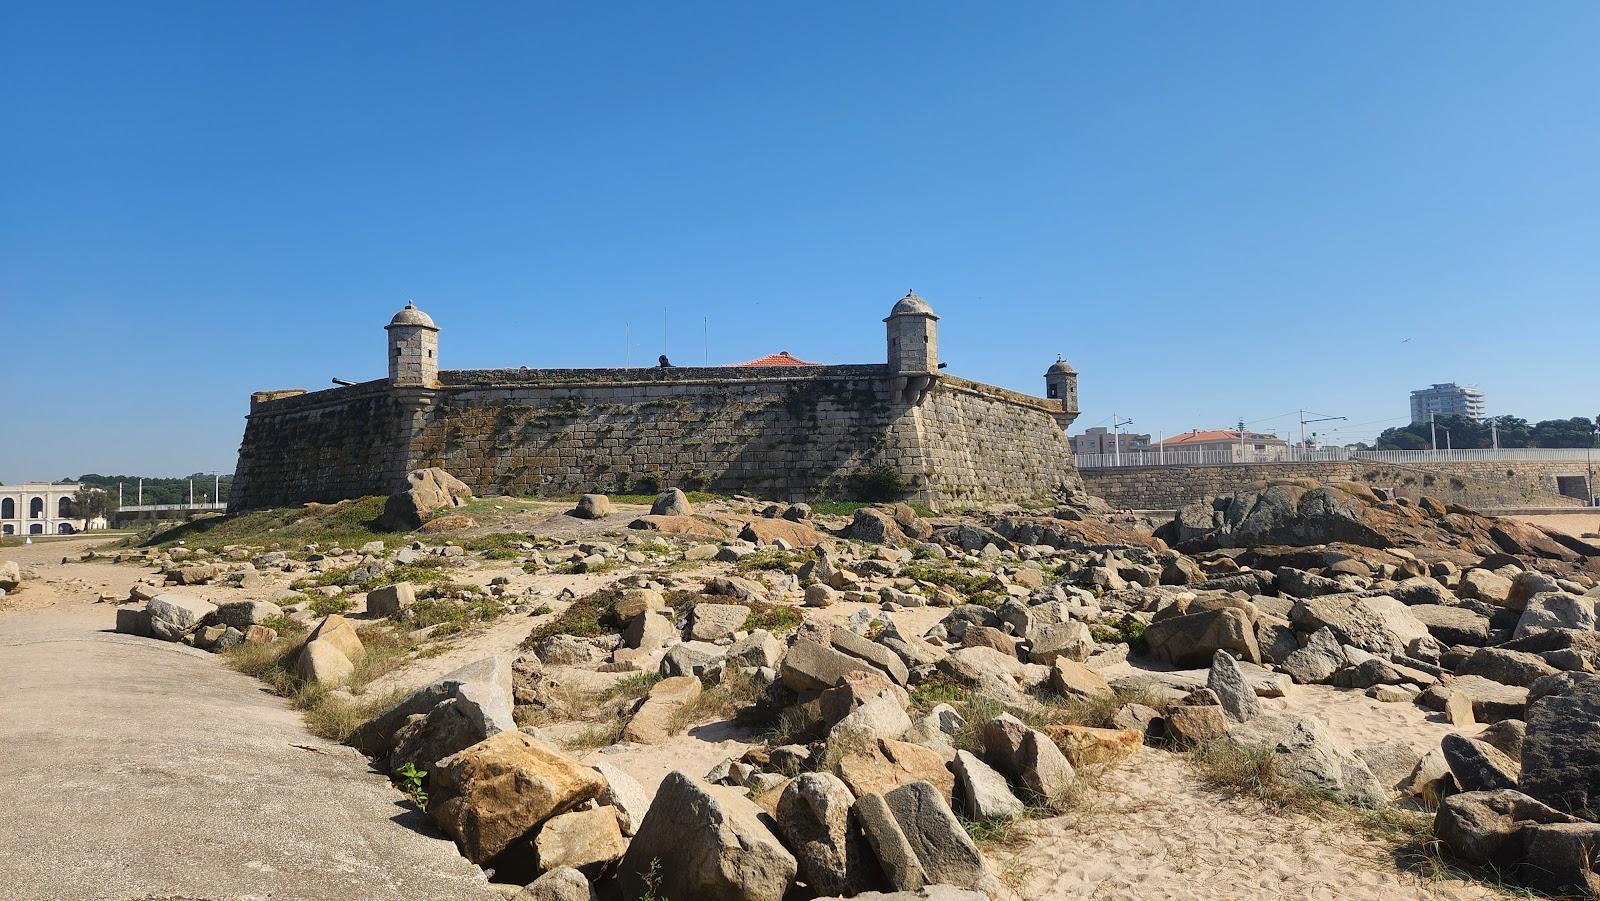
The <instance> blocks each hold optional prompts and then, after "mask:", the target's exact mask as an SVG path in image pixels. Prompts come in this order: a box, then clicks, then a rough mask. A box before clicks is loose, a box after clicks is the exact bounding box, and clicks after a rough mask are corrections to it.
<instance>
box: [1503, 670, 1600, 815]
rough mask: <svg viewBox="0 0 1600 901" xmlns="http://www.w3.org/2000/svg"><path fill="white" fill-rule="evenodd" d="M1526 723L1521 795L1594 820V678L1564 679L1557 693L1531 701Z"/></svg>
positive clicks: (1598, 778) (1598, 741) (1598, 801)
mask: <svg viewBox="0 0 1600 901" xmlns="http://www.w3.org/2000/svg"><path fill="white" fill-rule="evenodd" d="M1568 675H1576V674H1568ZM1527 723H1528V732H1527V737H1526V738H1524V739H1523V742H1522V780H1521V788H1522V791H1524V792H1526V793H1527V794H1528V795H1529V796H1531V797H1533V798H1535V799H1537V800H1539V801H1543V802H1544V803H1546V804H1548V805H1550V806H1551V807H1554V808H1556V809H1557V810H1565V811H1570V812H1572V813H1573V814H1576V815H1577V816H1580V817H1582V818H1584V819H1586V820H1596V819H1600V677H1597V676H1592V675H1585V676H1584V677H1582V678H1573V679H1570V680H1568V682H1567V684H1566V685H1565V686H1564V690H1563V691H1560V692H1558V693H1555V694H1546V695H1544V696H1543V697H1540V698H1538V699H1537V700H1535V701H1533V702H1532V703H1530V704H1529V705H1528V716H1527Z"/></svg>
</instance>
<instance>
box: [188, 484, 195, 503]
mask: <svg viewBox="0 0 1600 901" xmlns="http://www.w3.org/2000/svg"><path fill="white" fill-rule="evenodd" d="M189 506H191V507H193V506H194V479H190V480H189Z"/></svg>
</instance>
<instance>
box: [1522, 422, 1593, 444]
mask: <svg viewBox="0 0 1600 901" xmlns="http://www.w3.org/2000/svg"><path fill="white" fill-rule="evenodd" d="M1532 438H1533V443H1534V445H1535V446H1537V447H1589V446H1590V445H1591V444H1592V443H1593V441H1594V423H1591V422H1590V421H1589V420H1587V419H1584V418H1583V417H1582V416H1574V417H1572V418H1571V419H1546V420H1543V421H1541V422H1539V423H1537V424H1535V425H1534V427H1533V432H1532Z"/></svg>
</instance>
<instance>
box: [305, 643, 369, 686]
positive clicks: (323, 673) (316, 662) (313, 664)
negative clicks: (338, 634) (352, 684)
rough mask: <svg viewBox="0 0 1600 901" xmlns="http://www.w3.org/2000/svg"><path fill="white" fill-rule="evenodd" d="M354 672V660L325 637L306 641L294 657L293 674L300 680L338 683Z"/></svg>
mask: <svg viewBox="0 0 1600 901" xmlns="http://www.w3.org/2000/svg"><path fill="white" fill-rule="evenodd" d="M355 672H356V665H355V661H353V660H351V659H350V658H349V656H347V655H346V654H345V653H344V652H343V651H341V650H340V649H339V646H338V645H336V644H334V643H333V642H332V641H329V640H328V639H325V638H314V639H312V640H311V641H308V642H306V643H305V645H304V646H303V647H301V648H300V653H298V654H296V655H295V658H294V674H295V676H296V677H298V678H299V679H300V681H302V682H309V683H312V684H316V685H338V684H340V683H343V682H345V681H347V680H349V679H350V677H351V676H354V675H355Z"/></svg>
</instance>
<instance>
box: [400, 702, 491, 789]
mask: <svg viewBox="0 0 1600 901" xmlns="http://www.w3.org/2000/svg"><path fill="white" fill-rule="evenodd" d="M488 737H489V736H488V735H486V734H485V733H484V730H483V722H482V721H481V720H479V719H477V718H475V717H472V716H469V715H468V714H467V712H466V711H465V710H464V709H463V708H462V705H461V703H460V702H458V701H457V700H456V699H455V698H447V699H446V700H444V701H443V702H441V703H440V704H439V705H438V706H436V707H434V708H433V709H432V710H430V711H428V712H427V713H418V714H414V715H412V716H411V717H408V718H407V720H406V723H405V725H403V726H401V727H400V729H399V731H398V732H396V733H395V736H394V742H395V747H394V751H393V752H392V753H390V755H389V770H390V771H391V772H392V771H394V770H397V769H400V768H402V767H404V766H405V765H406V764H411V765H412V766H414V767H416V768H417V769H419V770H422V771H423V772H432V771H433V769H434V768H435V767H437V766H438V764H439V761H441V760H443V759H445V758H446V757H449V756H450V755H452V754H455V753H457V752H458V751H464V750H466V749H467V748H470V747H472V746H473V745H475V744H477V743H478V742H480V741H483V740H484V739H485V738H488Z"/></svg>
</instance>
